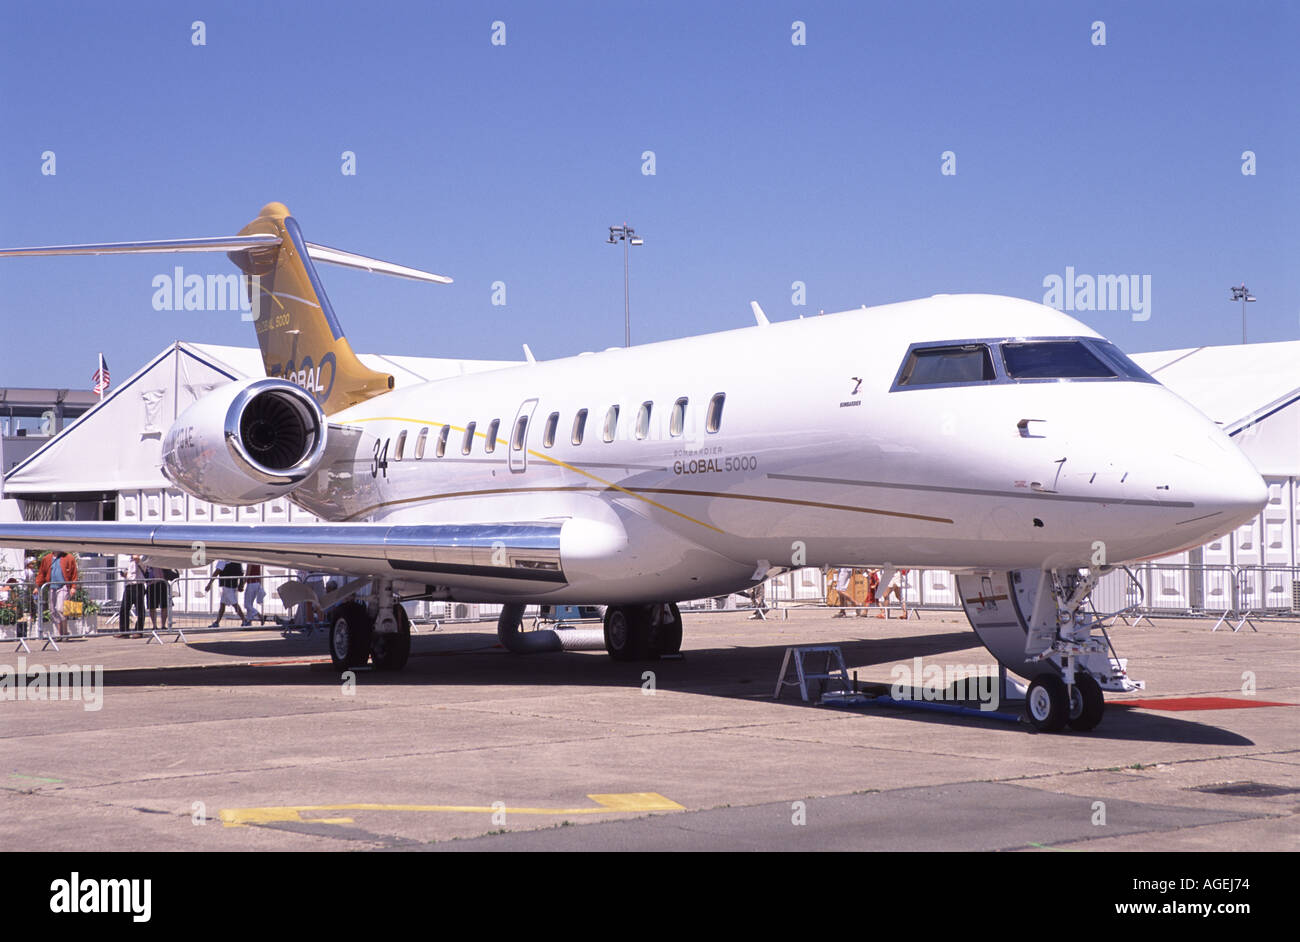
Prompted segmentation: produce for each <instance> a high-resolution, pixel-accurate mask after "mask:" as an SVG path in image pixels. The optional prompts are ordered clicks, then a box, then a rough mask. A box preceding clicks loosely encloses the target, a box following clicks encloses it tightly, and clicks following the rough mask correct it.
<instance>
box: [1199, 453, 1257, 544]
mask: <svg viewBox="0 0 1300 942" xmlns="http://www.w3.org/2000/svg"><path fill="white" fill-rule="evenodd" d="M1211 442H1212V446H1211V449H1210V451H1211V455H1207V459H1206V460H1203V462H1201V464H1202V467H1203V469H1204V472H1205V473H1204V475H1203V477H1202V479H1201V486H1200V488H1199V491H1200V493H1199V494H1198V495H1197V496H1198V498H1199V499H1198V500H1197V505H1198V508H1199V507H1203V508H1204V509H1203V510H1201V511H1200V513H1201V514H1213V515H1214V522H1215V523H1216V525H1217V526H1218V527H1219V528H1222V529H1224V530H1227V529H1234V528H1236V527H1239V526H1241V525H1242V524H1244V523H1248V522H1250V521H1251V520H1253V519H1254V518H1255V517H1257V516H1258V515H1259V513H1260V511H1262V510H1263V509H1264V505H1265V504H1267V503H1268V485H1266V484H1265V483H1264V479H1263V477H1261V476H1260V473H1259V472H1258V471H1257V470H1255V466H1254V465H1253V464H1251V463H1250V459H1249V458H1247V457H1246V456H1245V455H1244V454H1243V453H1242V452H1241V451H1240V449H1238V448H1237V446H1236V445H1235V444H1234V443H1232V442H1231V441H1230V440H1229V439H1227V438H1226V437H1224V436H1222V435H1218V436H1215V435H1212V436H1211Z"/></svg>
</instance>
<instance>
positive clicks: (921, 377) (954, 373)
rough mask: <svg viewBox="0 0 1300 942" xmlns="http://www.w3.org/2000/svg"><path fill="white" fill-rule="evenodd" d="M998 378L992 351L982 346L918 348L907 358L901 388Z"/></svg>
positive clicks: (977, 344)
mask: <svg viewBox="0 0 1300 942" xmlns="http://www.w3.org/2000/svg"><path fill="white" fill-rule="evenodd" d="M995 379H997V374H996V373H995V372H994V370H993V358H992V356H990V355H989V348H988V346H986V345H985V344H982V343H964V344H956V345H949V346H942V347H917V348H915V349H913V350H912V351H911V353H910V354H909V355H908V358H907V362H906V363H904V365H903V371H902V372H901V373H899V375H898V384H897V385H899V386H951V385H957V384H962V383H988V382H992V381H994V380H995Z"/></svg>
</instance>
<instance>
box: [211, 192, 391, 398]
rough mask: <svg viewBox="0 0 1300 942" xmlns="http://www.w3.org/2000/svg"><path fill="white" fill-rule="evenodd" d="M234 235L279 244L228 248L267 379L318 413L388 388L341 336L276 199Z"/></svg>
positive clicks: (297, 233) (294, 227) (293, 224)
mask: <svg viewBox="0 0 1300 942" xmlns="http://www.w3.org/2000/svg"><path fill="white" fill-rule="evenodd" d="M239 234H240V235H241V236H250V235H271V236H276V237H277V238H278V239H279V244H268V245H267V246H266V247H265V248H263V247H257V248H249V249H243V250H241V251H236V252H230V253H229V256H230V260H231V261H232V262H234V263H235V264H236V265H237V266H238V267H239V269H240V270H241V271H242V272H244V274H245V275H249V276H252V277H250V278H248V279H247V281H248V291H249V300H250V301H251V302H252V305H253V311H254V316H255V318H256V319H255V320H254V322H253V323H254V326H255V327H256V329H257V342H258V345H259V346H260V347H261V348H262V362H263V364H264V365H265V367H266V375H267V376H283V377H284V378H285V379H288V380H291V381H292V382H294V383H297V384H298V385H299V386H302V387H303V388H304V389H306V390H307V391H308V392H309V393H311V394H312V396H313V397H315V399H316V401H317V402H319V403H320V405H321V408H322V409H323V410H324V411H325V414H326V415H329V414H332V413H335V412H339V411H340V410H342V409H346V408H348V406H352V405H356V404H357V403H358V402H364V401H365V400H366V399H369V398H371V397H372V396H377V395H379V394H380V393H385V392H388V390H390V389H392V388H393V377H392V376H391V375H390V374H388V373H380V372H376V371H375V370H372V369H370V368H369V367H367V366H365V365H363V364H362V362H361V361H360V360H359V359H357V355H356V354H355V353H354V352H353V351H352V345H351V344H349V343H348V340H347V338H346V337H345V336H344V335H343V328H342V327H340V326H339V322H338V318H337V317H335V315H334V309H333V308H332V307H330V302H329V298H328V297H326V295H325V289H324V287H323V286H322V285H321V283H320V278H319V277H318V276H317V274H316V269H315V267H314V266H313V265H312V260H311V255H310V250H309V249H308V245H307V243H306V242H305V241H304V240H303V237H302V232H301V230H300V229H299V228H298V222H297V220H295V219H294V218H293V216H291V215H289V209H288V207H286V206H285V205H284V204H283V203H267V204H266V205H265V206H263V207H262V211H261V212H260V213H258V216H257V218H256V219H254V220H253V221H252V222H250V223H249V224H248V225H247V226H245V227H244V228H243V229H242V230H240V232H239Z"/></svg>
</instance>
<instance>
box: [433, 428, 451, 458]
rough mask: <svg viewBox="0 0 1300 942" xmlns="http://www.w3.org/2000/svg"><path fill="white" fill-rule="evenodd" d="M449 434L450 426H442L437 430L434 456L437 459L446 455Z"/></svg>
mask: <svg viewBox="0 0 1300 942" xmlns="http://www.w3.org/2000/svg"><path fill="white" fill-rule="evenodd" d="M450 434H451V426H450V425H444V426H443V427H442V428H440V429H439V430H438V450H437V452H436V454H437V455H438V457H439V458H441V457H442V456H443V455H445V454H447V436H448V435H450Z"/></svg>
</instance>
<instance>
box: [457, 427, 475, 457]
mask: <svg viewBox="0 0 1300 942" xmlns="http://www.w3.org/2000/svg"><path fill="white" fill-rule="evenodd" d="M476 425H478V423H477V422H471V423H469V425H467V426H465V441H464V442H463V443H462V444H461V446H460V453H461V454H462V455H468V454H469V453H470V452H471V451H473V450H474V427H475V426H476Z"/></svg>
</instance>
